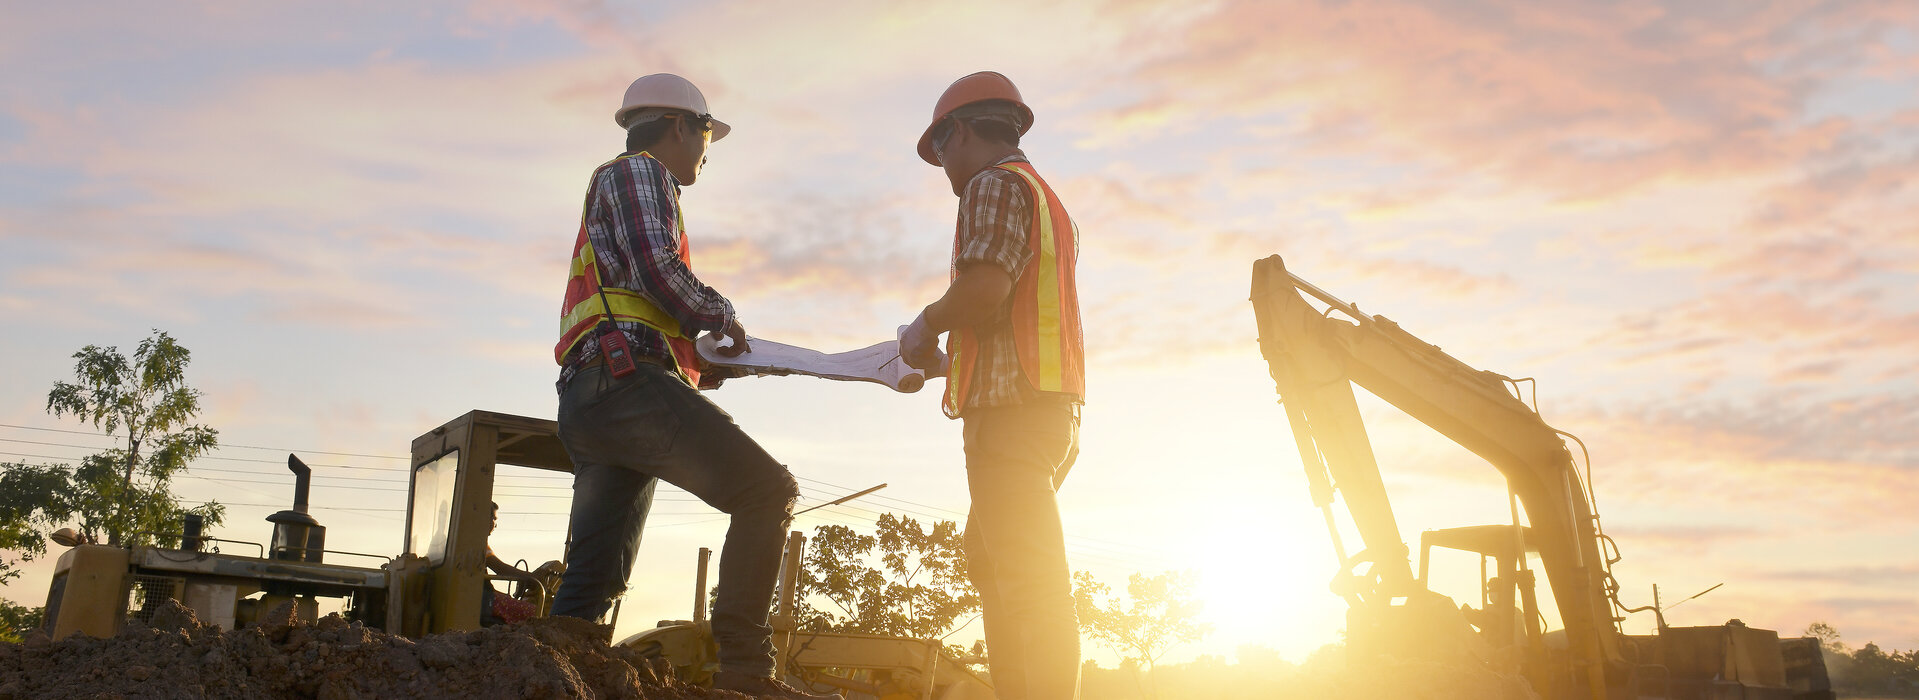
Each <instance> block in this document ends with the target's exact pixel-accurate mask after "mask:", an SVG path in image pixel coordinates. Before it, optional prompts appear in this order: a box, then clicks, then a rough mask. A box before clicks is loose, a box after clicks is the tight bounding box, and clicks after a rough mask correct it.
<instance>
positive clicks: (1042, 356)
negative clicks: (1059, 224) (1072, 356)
mask: <svg viewBox="0 0 1919 700" xmlns="http://www.w3.org/2000/svg"><path fill="white" fill-rule="evenodd" d="M998 167H999V168H1000V169H1002V170H1007V171H1010V172H1013V173H1015V174H1017V175H1019V176H1020V179H1022V180H1025V181H1026V184H1027V186H1028V187H1031V188H1032V190H1033V203H1034V208H1035V211H1036V212H1037V213H1038V216H1036V217H1034V218H1035V219H1037V220H1038V222H1039V256H1038V258H1037V259H1036V260H1035V261H1034V264H1035V265H1037V266H1038V269H1037V270H1035V272H1036V273H1038V275H1039V279H1038V280H1037V281H1038V289H1037V290H1036V291H1037V292H1038V293H1039V294H1038V296H1039V306H1038V308H1037V309H1036V310H1035V311H1036V313H1035V314H1034V318H1035V320H1036V321H1037V322H1038V325H1039V328H1038V329H1036V330H1037V331H1038V341H1039V347H1038V348H1036V350H1037V354H1038V356H1039V376H1037V377H1031V378H1030V379H1031V380H1032V381H1033V388H1035V389H1038V390H1040V391H1055V392H1056V391H1062V390H1063V389H1062V386H1063V384H1064V379H1063V377H1064V375H1065V372H1064V371H1063V370H1062V369H1061V367H1060V357H1059V352H1060V350H1059V348H1060V340H1059V334H1060V328H1061V321H1060V308H1059V249H1058V248H1057V247H1056V246H1055V240H1054V238H1055V237H1054V231H1053V213H1052V205H1051V204H1050V203H1048V202H1047V197H1046V188H1045V187H1043V186H1042V185H1041V184H1040V181H1039V179H1038V178H1035V177H1033V175H1032V173H1028V172H1026V171H1025V170H1023V169H1020V168H1016V167H1013V166H1012V165H1010V164H1008V165H1001V166H998Z"/></svg>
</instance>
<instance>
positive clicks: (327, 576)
mask: <svg viewBox="0 0 1919 700" xmlns="http://www.w3.org/2000/svg"><path fill="white" fill-rule="evenodd" d="M288 466H289V468H290V469H291V470H292V471H293V472H294V474H295V476H296V484H295V487H294V503H293V507H292V508H291V509H288V510H283V511H280V512H278V513H274V514H273V515H271V516H268V517H267V521H268V522H270V523H272V525H273V530H272V537H271V540H270V542H269V543H268V544H265V545H262V544H258V543H253V542H245V541H240V540H230V539H221V538H215V537H208V536H205V535H203V534H202V533H201V532H200V531H199V528H198V526H197V525H196V524H193V523H188V524H186V526H185V527H183V531H182V532H179V533H171V534H170V535H168V537H165V538H163V539H172V540H174V541H175V543H176V544H177V545H178V546H173V547H170V546H132V547H119V546H110V545H99V544H85V543H81V544H75V545H74V546H73V547H72V548H71V549H69V550H68V551H66V552H64V553H62V554H61V556H60V559H59V561H58V563H57V564H56V565H55V571H54V576H53V580H52V584H51V586H50V587H49V589H48V593H47V607H46V617H45V621H44V624H45V625H46V628H47V629H48V631H49V633H50V634H51V635H52V636H53V637H54V638H55V639H59V638H63V637H66V636H68V635H71V634H86V635H91V636H95V637H106V636H111V635H113V634H114V633H115V632H117V631H118V630H119V629H120V628H121V627H122V626H123V625H125V624H126V623H127V622H128V621H129V620H136V619H137V620H143V621H144V620H146V619H148V618H150V616H151V615H152V614H153V612H154V611H155V610H156V609H157V608H158V604H159V603H160V602H162V601H164V600H166V599H168V598H171V599H174V600H178V601H179V602H180V603H182V604H184V605H186V606H187V607H189V608H191V609H193V611H194V613H195V615H196V616H197V617H198V618H199V619H201V620H203V621H207V622H211V623H215V624H219V625H220V626H222V627H223V628H227V629H234V628H238V627H245V626H248V625H250V624H253V623H254V622H255V621H256V620H258V619H260V617H261V616H262V615H264V614H265V613H266V612H267V611H269V610H271V609H273V608H274V607H277V606H278V605H280V604H282V603H287V602H291V603H293V604H294V605H295V610H296V612H297V614H299V615H300V616H302V617H304V618H307V619H309V620H311V619H313V618H314V617H315V616H316V614H317V613H318V610H319V599H321V598H332V599H338V600H341V601H343V602H342V604H341V607H342V609H343V615H344V617H346V618H348V619H349V620H356V621H359V622H361V623H363V624H365V625H366V626H368V627H373V628H377V629H381V630H384V631H387V632H390V633H395V634H403V635H406V636H420V635H423V634H433V633H438V632H446V631H451V630H472V629H478V628H479V627H480V626H481V624H482V610H481V599H482V595H483V590H484V588H485V587H486V586H487V585H488V581H490V580H495V579H500V578H502V577H497V576H492V575H490V574H489V573H488V572H487V569H486V550H487V546H486V543H487V535H488V532H489V530H490V529H491V525H492V518H493V510H492V502H493V486H494V477H495V476H496V472H497V471H498V470H499V468H500V467H502V466H513V467H523V468H530V469H539V470H546V471H557V472H566V473H571V472H572V471H573V463H572V461H571V460H570V459H568V457H567V455H566V450H565V449H564V448H562V447H561V446H560V440H559V434H558V425H557V424H556V423H554V422H553V421H550V420H542V419H538V418H527V417H522V416H514V415H508V414H504V413H492V412H488V411H473V412H470V413H467V414H466V415H463V416H460V417H459V418H456V419H454V420H452V421H450V422H448V423H446V424H445V425H442V426H440V427H438V428H434V429H433V430H431V431H428V432H427V433H426V434H424V435H421V436H420V437H418V438H416V439H414V440H413V449H412V460H411V464H410V468H409V476H408V487H407V514H406V526H405V529H404V531H403V533H402V534H403V536H402V542H401V554H400V555H399V556H394V557H389V556H385V555H375V554H363V553H356V552H343V551H336V550H331V549H327V548H326V528H325V527H323V526H321V525H320V524H319V521H318V520H316V519H315V518H314V517H313V516H312V515H310V514H309V513H308V512H307V511H308V510H309V504H308V502H307V494H308V489H309V485H310V478H311V475H310V472H309V471H308V470H307V468H306V465H305V464H302V463H301V462H300V460H299V459H298V458H297V457H289V458H288ZM803 542H804V540H803V539H802V538H801V536H800V534H799V533H797V532H796V533H793V534H792V539H791V540H790V541H789V546H788V554H787V563H786V567H785V576H786V578H785V579H784V580H785V581H786V586H785V588H784V590H787V591H791V590H793V581H794V580H795V578H796V577H797V575H798V568H797V567H798V562H799V561H800V553H801V548H802V547H803ZM220 544H226V545H228V548H230V549H231V548H239V547H253V548H257V552H245V553H241V554H229V553H222V552H217V551H208V550H210V549H211V548H212V547H214V546H217V545H220ZM248 554H256V556H248ZM329 555H331V556H333V557H352V558H354V559H356V560H361V561H364V562H365V564H366V565H364V566H360V565H353V564H344V563H336V562H334V561H328V560H327V557H328V556H329ZM701 568H702V572H701V576H700V579H701V583H700V585H699V588H700V589H701V590H702V591H703V590H704V589H705V584H704V569H705V567H704V566H702V567H701ZM557 586H558V581H557V580H556V579H554V578H547V579H546V581H545V583H544V584H543V585H540V586H536V587H534V590H532V591H522V593H523V594H525V595H526V596H527V597H528V598H530V599H531V600H532V601H533V602H535V604H536V605H537V606H538V608H539V610H540V612H541V614H545V612H546V611H547V609H548V606H549V605H550V596H549V595H548V594H549V593H550V592H551V591H552V590H554V589H556V588H557ZM701 601H702V603H703V601H704V598H703V597H702V598H701ZM792 607H793V601H792V600H791V599H790V598H789V599H787V600H785V601H783V612H784V613H785V614H782V615H777V616H775V619H774V623H775V632H776V636H775V638H774V642H775V645H776V646H777V647H778V649H779V659H780V663H781V667H782V668H783V669H784V670H785V671H786V672H787V674H788V677H789V678H790V679H792V680H794V681H798V682H815V683H821V682H823V683H826V684H830V685H835V686H837V687H841V688H844V689H847V690H849V691H852V692H855V693H857V694H856V695H854V696H853V697H854V698H860V697H869V698H883V699H884V700H905V699H908V698H910V699H912V700H985V699H987V698H991V697H992V688H991V686H990V685H987V684H986V683H985V682H984V681H981V680H980V679H978V678H977V677H975V676H973V674H971V673H970V672H968V671H967V670H966V669H965V667H964V666H961V665H959V664H957V663H955V662H954V661H953V660H952V659H949V658H946V657H945V655H944V654H942V653H941V652H940V645H939V643H938V642H937V641H933V640H919V639H905V638H896V637H881V636H875V635H851V634H811V633H805V632H799V631H797V630H795V629H794V625H793V624H792V619H793V617H792V615H791V610H792ZM619 610H620V606H618V605H616V606H615V607H614V608H613V610H612V611H611V613H610V614H611V616H612V617H611V619H609V620H606V622H607V623H608V624H613V623H616V622H617V621H618V616H619ZM695 618H696V620H694V621H669V622H666V623H662V625H661V626H660V627H659V628H657V629H653V630H648V631H646V632H643V633H641V634H638V635H634V636H632V637H630V638H628V639H627V640H624V641H623V642H621V643H622V644H624V645H627V646H631V647H634V648H637V649H640V650H642V651H644V652H647V653H650V654H657V655H659V656H661V657H663V658H665V659H667V660H668V661H669V662H671V663H672V664H673V665H674V666H675V668H676V670H677V671H678V672H680V673H681V675H682V676H683V677H685V678H686V679H687V680H689V681H693V682H703V681H706V680H707V679H709V678H710V677H711V674H712V671H713V668H712V662H713V652H712V641H711V639H712V635H711V625H710V624H708V623H707V622H705V620H704V619H703V618H704V615H703V614H696V615H695Z"/></svg>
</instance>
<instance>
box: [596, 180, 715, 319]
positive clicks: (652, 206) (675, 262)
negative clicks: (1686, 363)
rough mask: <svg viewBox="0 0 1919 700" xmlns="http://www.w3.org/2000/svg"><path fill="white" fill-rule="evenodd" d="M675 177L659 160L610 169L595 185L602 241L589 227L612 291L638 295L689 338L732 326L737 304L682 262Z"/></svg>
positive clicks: (597, 217) (597, 218)
mask: <svg viewBox="0 0 1919 700" xmlns="http://www.w3.org/2000/svg"><path fill="white" fill-rule="evenodd" d="M671 178H672V176H671V175H669V174H668V173H667V172H666V169H665V168H663V167H661V166H660V164H659V163H658V162H657V161H654V160H653V159H651V158H646V157H633V158H628V159H626V160H624V161H622V162H621V163H620V166H619V167H612V168H607V169H606V170H605V171H604V172H602V174H601V178H600V181H599V182H597V183H595V184H596V188H597V190H598V192H597V198H596V201H595V207H596V208H598V209H599V210H600V211H599V215H598V216H595V217H593V218H594V219H596V220H597V221H599V222H600V223H601V224H602V226H601V227H599V228H600V229H601V231H602V232H603V233H604V239H605V240H602V236H599V235H595V232H594V231H593V230H592V228H589V229H588V231H587V235H588V236H590V237H592V238H593V245H594V247H595V249H596V250H605V251H611V252H612V254H611V255H603V256H601V259H600V265H601V269H602V270H604V271H605V272H606V275H607V279H608V282H609V286H617V287H620V288H622V289H630V290H633V291H635V292H639V293H640V294H641V295H643V296H645V297H646V298H647V299H649V300H651V301H652V302H653V303H654V305H656V306H658V307H660V310H661V311H665V312H666V313H667V314H668V315H670V316H672V317H673V318H674V319H677V320H678V321H679V322H680V329H681V330H682V332H684V333H686V334H687V335H688V336H691V335H693V333H695V332H698V331H718V330H721V329H722V328H725V327H726V325H727V324H728V323H731V322H732V321H733V302H731V301H728V300H727V299H726V297H725V296H724V295H721V294H720V293H719V292H718V291H717V290H715V289H713V288H712V287H709V286H707V285H706V284H704V283H702V282H700V279H699V277H697V276H695V275H694V274H693V270H692V268H690V267H688V266H687V265H686V263H685V262H682V261H681V260H680V252H679V251H680V229H679V226H678V225H677V223H676V222H677V221H678V220H679V211H678V206H679V201H678V198H677V197H676V196H675V192H674V189H675V188H677V185H676V184H675V183H674V182H672V179H671Z"/></svg>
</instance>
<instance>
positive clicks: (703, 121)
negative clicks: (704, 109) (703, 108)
mask: <svg viewBox="0 0 1919 700" xmlns="http://www.w3.org/2000/svg"><path fill="white" fill-rule="evenodd" d="M666 117H667V118H669V119H678V120H680V121H682V122H685V123H686V125H687V126H690V127H693V128H694V129H695V130H697V131H712V130H713V115H711V114H669V115H666Z"/></svg>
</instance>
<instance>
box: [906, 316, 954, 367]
mask: <svg viewBox="0 0 1919 700" xmlns="http://www.w3.org/2000/svg"><path fill="white" fill-rule="evenodd" d="M899 344H900V359H901V360H904V361H905V362H906V366H908V367H911V368H913V369H917V370H921V371H924V372H926V376H928V377H943V376H946V370H947V362H948V360H947V357H946V353H943V352H940V349H939V334H938V333H929V332H927V330H926V312H924V311H922V312H920V315H919V316H917V317H915V318H914V319H913V322H912V323H909V324H907V325H904V326H900V331H899Z"/></svg>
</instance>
